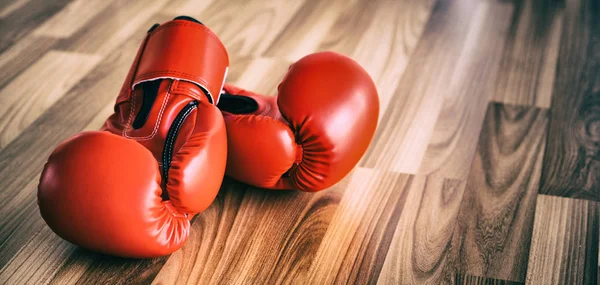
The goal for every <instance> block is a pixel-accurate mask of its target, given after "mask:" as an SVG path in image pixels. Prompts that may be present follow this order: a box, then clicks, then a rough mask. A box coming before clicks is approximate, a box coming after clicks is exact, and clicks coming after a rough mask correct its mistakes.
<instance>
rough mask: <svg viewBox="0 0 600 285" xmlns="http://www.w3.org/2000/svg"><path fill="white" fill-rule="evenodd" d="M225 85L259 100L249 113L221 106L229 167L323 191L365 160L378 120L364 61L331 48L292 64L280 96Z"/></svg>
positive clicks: (266, 183)
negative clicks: (362, 65) (358, 61)
mask: <svg viewBox="0 0 600 285" xmlns="http://www.w3.org/2000/svg"><path fill="white" fill-rule="evenodd" d="M224 90H225V93H228V94H232V95H239V96H248V97H251V98H253V99H254V100H255V101H256V102H257V103H258V105H259V108H258V110H256V111H254V112H252V113H248V114H234V113H230V112H227V110H224V109H221V111H222V112H223V116H224V119H225V124H226V127H227V136H228V158H227V170H226V174H227V175H229V176H231V177H233V178H235V179H238V180H240V181H242V182H245V183H249V184H252V185H255V186H258V187H262V188H269V189H300V190H303V191H318V190H322V189H325V188H327V187H329V186H331V185H333V184H335V183H337V182H338V181H340V180H341V179H342V178H343V177H344V176H345V175H347V174H348V173H349V172H350V171H351V170H352V168H353V167H354V166H355V165H356V164H357V163H358V161H359V160H360V158H361V157H362V155H363V154H364V153H365V151H366V150H367V147H368V146H369V143H370V142H371V139H372V137H373V135H374V133H375V129H376V127H377V120H378V116H379V98H378V95H377V90H376V87H375V84H374V83H373V81H372V79H371V78H370V76H369V75H368V74H367V72H366V71H365V70H364V69H363V68H362V67H361V66H360V65H358V63H356V62H355V61H353V60H351V59H350V58H348V57H345V56H342V55H339V54H336V53H332V52H322V53H316V54H312V55H309V56H306V57H304V58H302V59H300V60H299V61H298V62H296V63H294V64H293V65H292V66H290V69H289V70H288V72H287V74H286V76H285V77H284V79H283V81H282V82H281V84H280V85H279V87H278V97H264V96H261V95H258V94H255V93H252V92H249V91H246V90H243V89H240V88H237V87H234V86H229V85H225V87H224ZM275 98H277V99H276V100H277V101H276V103H275Z"/></svg>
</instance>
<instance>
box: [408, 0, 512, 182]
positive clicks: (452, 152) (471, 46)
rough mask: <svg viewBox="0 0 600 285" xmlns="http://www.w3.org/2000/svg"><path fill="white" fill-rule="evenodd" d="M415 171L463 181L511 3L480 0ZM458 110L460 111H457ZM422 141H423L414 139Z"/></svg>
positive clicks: (465, 176)
mask: <svg viewBox="0 0 600 285" xmlns="http://www.w3.org/2000/svg"><path fill="white" fill-rule="evenodd" d="M474 8H475V9H476V14H475V15H474V16H473V18H472V19H471V28H470V29H469V32H468V35H467V37H466V40H465V46H464V48H463V50H462V53H461V55H460V58H459V60H458V64H457V66H456V69H455V70H454V74H452V79H451V82H450V85H449V87H448V91H447V92H444V94H443V102H442V106H441V109H440V111H439V115H438V116H437V121H436V123H435V126H434V128H433V131H432V134H431V138H430V139H429V140H427V141H428V142H429V145H428V146H427V149H426V150H425V152H424V153H423V159H422V161H421V165H420V166H419V169H418V173H421V174H431V173H439V174H440V175H442V176H443V177H446V178H453V179H467V176H468V172H469V167H470V165H471V161H472V159H473V156H474V155H475V150H476V148H477V138H478V136H479V132H480V130H481V126H482V123H483V120H484V118H485V113H486V109H487V105H488V102H489V94H490V91H491V89H492V88H493V86H494V85H493V84H494V81H495V80H496V79H497V75H498V67H499V59H500V55H501V52H502V46H503V43H504V41H505V39H506V35H507V31H508V27H509V24H510V18H511V15H512V12H513V6H512V5H509V4H507V3H496V2H480V3H479V4H478V5H477V6H476V7H474ZM457 114H460V115H457ZM419 143H420V144H423V141H420V142H419Z"/></svg>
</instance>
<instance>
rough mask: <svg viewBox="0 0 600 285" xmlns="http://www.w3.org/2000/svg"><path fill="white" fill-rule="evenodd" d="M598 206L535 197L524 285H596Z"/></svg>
mask: <svg viewBox="0 0 600 285" xmlns="http://www.w3.org/2000/svg"><path fill="white" fill-rule="evenodd" d="M599 228H600V204H599V203H597V202H592V201H586V200H579V199H572V198H563V197H556V196H548V195H538V198H537V206H536V211H535V222H534V225H533V236H532V240H531V250H530V253H529V254H530V257H529V265H528V270H527V284H597V282H598V275H597V273H598V235H599V232H598V229H599Z"/></svg>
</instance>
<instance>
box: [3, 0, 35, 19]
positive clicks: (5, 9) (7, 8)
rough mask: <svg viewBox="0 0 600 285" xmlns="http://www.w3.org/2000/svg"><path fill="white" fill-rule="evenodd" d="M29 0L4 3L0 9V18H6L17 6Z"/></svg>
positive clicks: (19, 6) (21, 5)
mask: <svg viewBox="0 0 600 285" xmlns="http://www.w3.org/2000/svg"><path fill="white" fill-rule="evenodd" d="M29 1H31V0H15V1H13V2H12V3H10V4H8V5H5V6H4V7H2V9H1V10H0V19H4V18H6V17H7V16H8V15H10V14H12V13H13V12H14V11H16V10H18V9H19V8H21V7H23V6H24V5H25V4H27V2H29Z"/></svg>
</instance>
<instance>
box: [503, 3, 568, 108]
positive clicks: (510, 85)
mask: <svg viewBox="0 0 600 285" xmlns="http://www.w3.org/2000/svg"><path fill="white" fill-rule="evenodd" d="M514 4H515V6H516V7H515V13H514V15H513V18H512V23H511V26H510V30H509V35H508V39H507V41H506V45H505V47H504V53H503V55H502V59H501V61H500V75H499V76H498V80H497V81H496V88H495V90H494V92H493V95H492V100H494V101H496V102H503V103H508V104H516V105H528V106H538V107H542V108H550V102H551V97H552V86H553V84H554V75H555V72H556V61H557V58H558V50H559V44H560V35H561V31H562V24H563V23H562V20H563V16H562V12H563V11H562V8H563V7H562V5H561V4H560V3H559V2H558V1H554V0H533V1H515V2H514Z"/></svg>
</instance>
